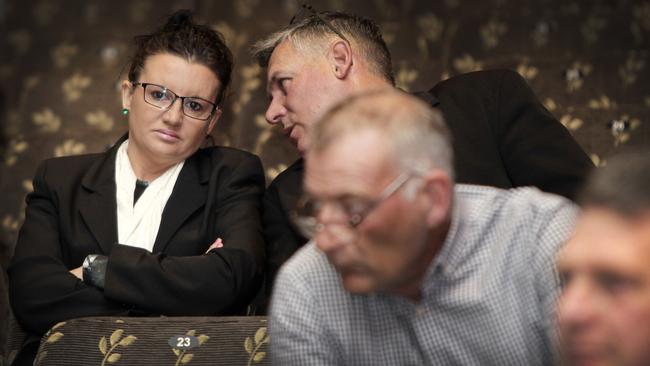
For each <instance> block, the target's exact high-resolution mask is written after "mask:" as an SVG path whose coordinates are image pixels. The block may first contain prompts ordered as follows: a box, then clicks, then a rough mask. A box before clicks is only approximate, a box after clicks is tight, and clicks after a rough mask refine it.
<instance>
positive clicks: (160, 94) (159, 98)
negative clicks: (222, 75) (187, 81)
mask: <svg viewBox="0 0 650 366" xmlns="http://www.w3.org/2000/svg"><path fill="white" fill-rule="evenodd" d="M131 84H133V86H141V87H142V89H143V90H144V101H145V102H146V103H147V104H150V105H152V106H154V107H156V108H160V109H164V110H167V109H169V108H171V106H172V105H174V102H176V99H180V100H181V105H182V106H183V108H181V109H182V111H183V114H184V115H186V116H188V117H190V118H194V119H198V120H202V121H207V120H208V119H210V117H212V114H213V113H214V111H216V110H217V109H218V108H219V106H217V105H216V104H214V103H212V102H210V101H207V100H205V99H203V98H199V97H181V96H180V95H178V94H176V93H174V92H173V91H171V90H169V89H167V88H166V87H164V86H162V85H157V84H151V83H139V82H135V81H133V82H131Z"/></svg>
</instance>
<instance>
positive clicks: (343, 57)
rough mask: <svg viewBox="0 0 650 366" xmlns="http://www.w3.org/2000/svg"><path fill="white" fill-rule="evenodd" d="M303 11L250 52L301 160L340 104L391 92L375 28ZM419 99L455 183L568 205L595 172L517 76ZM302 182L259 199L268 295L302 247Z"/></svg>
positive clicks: (286, 179)
mask: <svg viewBox="0 0 650 366" xmlns="http://www.w3.org/2000/svg"><path fill="white" fill-rule="evenodd" d="M303 10H306V12H305V11H303V13H305V14H306V15H307V16H306V17H305V18H304V19H302V20H300V19H298V20H297V21H296V22H294V21H292V24H291V25H289V26H288V27H287V28H285V29H283V30H280V31H279V32H277V33H275V34H273V35H271V36H269V37H268V38H266V39H264V40H261V41H259V42H257V43H256V44H255V46H254V47H253V54H254V55H255V57H256V58H257V60H258V62H259V63H260V65H261V66H263V67H266V68H267V82H268V85H267V93H268V95H269V99H270V104H269V107H268V109H267V111H266V119H267V121H268V122H269V123H271V124H274V125H276V124H277V125H281V126H282V128H283V132H284V133H285V134H286V135H287V136H288V137H289V138H290V139H291V140H292V141H293V143H294V144H295V145H296V147H297V149H298V150H299V151H300V153H301V154H302V153H304V152H305V150H306V149H307V148H308V146H309V129H310V126H311V125H312V124H313V123H314V122H315V121H317V120H318V119H319V118H320V117H322V116H323V114H324V113H325V112H326V111H327V110H328V109H329V108H330V107H331V106H332V105H334V104H335V103H336V102H338V101H341V100H343V99H345V98H347V97H349V96H351V95H354V94H358V93H364V92H368V91H372V90H377V89H383V88H393V87H394V80H393V76H392V66H391V58H390V53H389V51H388V49H387V47H386V44H385V43H384V40H383V38H382V35H381V31H380V30H379V28H378V27H377V26H376V24H374V23H373V22H372V21H371V20H369V19H365V18H362V17H358V16H353V15H349V14H345V13H315V12H314V11H313V10H312V9H311V8H309V7H307V8H304V9H303ZM294 20H296V19H295V18H294ZM417 95H418V96H420V97H421V98H423V99H424V100H426V101H427V102H428V103H429V104H431V106H432V107H436V108H439V109H440V110H441V111H442V113H443V115H444V118H445V119H446V122H447V123H448V125H449V128H450V130H451V132H452V135H453V140H454V146H453V147H454V156H455V158H454V168H455V171H456V174H457V176H456V177H455V178H456V181H457V182H458V183H470V184H480V185H490V186H495V187H500V188H511V187H516V186H530V185H532V186H536V187H538V188H540V189H541V190H543V191H547V192H552V193H556V194H560V195H563V196H565V197H569V198H573V196H574V194H575V192H576V190H577V189H578V187H579V186H580V185H581V183H582V181H583V179H584V177H585V175H586V174H587V173H588V171H589V170H590V169H591V168H592V163H591V161H590V160H589V158H588V157H587V155H586V154H585V153H584V152H583V150H582V149H581V148H580V147H579V146H578V144H577V143H576V142H575V140H574V139H573V138H572V137H571V135H570V134H569V132H568V131H567V130H566V129H565V128H564V126H562V125H561V124H560V123H559V122H558V121H557V120H556V119H555V118H554V117H553V116H552V115H551V114H550V113H549V112H548V111H547V110H546V109H545V108H544V107H543V105H542V104H541V103H540V102H539V101H538V100H537V98H536V97H535V95H534V93H533V92H532V91H531V89H530V88H529V87H528V85H527V84H526V82H525V81H524V80H523V78H521V77H520V76H519V75H518V74H517V73H515V72H513V71H508V70H494V71H482V72H475V73H470V74H464V75H460V76H457V77H453V78H451V79H448V80H446V81H443V82H441V83H439V84H437V85H436V86H434V87H433V88H432V89H431V90H429V91H428V92H423V93H418V94H417ZM378 118H379V116H378ZM350 123H354V121H350ZM368 154H372V152H371V151H369V152H368ZM332 174H336V172H332ZM302 177H303V161H302V159H299V160H298V161H297V162H295V163H294V164H293V165H291V166H290V167H289V168H288V169H287V170H285V171H284V172H282V173H281V174H280V175H279V176H278V177H277V178H276V179H275V180H274V181H273V182H272V183H271V184H270V185H269V187H268V188H267V191H266V193H265V196H264V216H263V219H264V225H265V235H266V240H267V259H268V261H267V266H268V267H267V287H268V289H269V291H270V287H271V284H272V282H273V278H274V277H275V273H276V272H277V270H278V268H279V267H280V265H281V264H282V263H283V262H284V261H285V260H286V259H287V258H288V257H289V256H291V254H292V253H293V252H294V251H295V250H296V249H297V248H299V247H300V246H302V245H303V244H304V243H305V242H306V240H305V239H304V237H302V236H301V235H300V233H299V232H298V231H297V230H296V229H295V227H293V226H292V223H291V220H290V219H289V212H291V211H292V210H293V209H294V206H295V204H296V202H297V200H298V199H299V197H300V195H301V194H302Z"/></svg>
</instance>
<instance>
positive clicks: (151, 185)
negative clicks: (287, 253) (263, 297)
mask: <svg viewBox="0 0 650 366" xmlns="http://www.w3.org/2000/svg"><path fill="white" fill-rule="evenodd" d="M136 46H137V49H136V52H135V56H134V58H133V60H132V63H131V67H130V71H129V80H127V81H124V82H123V83H122V104H123V108H124V109H123V114H124V115H125V116H128V123H129V129H128V134H127V135H125V136H124V137H122V139H120V141H118V142H117V143H116V144H115V146H113V147H112V148H111V149H110V150H109V151H107V152H105V153H100V154H91V155H82V156H73V157H65V158H56V159H50V160H46V161H45V162H44V163H42V164H41V166H40V167H39V168H38V171H37V173H36V176H35V178H34V191H33V192H32V193H31V194H29V196H28V198H27V210H26V217H25V222H24V224H23V226H22V228H21V230H20V233H19V237H18V242H17V245H16V252H15V256H14V258H13V260H12V263H11V266H10V269H9V277H10V299H11V304H12V307H13V310H14V313H15V315H16V317H17V319H18V321H19V322H20V323H21V324H22V325H23V327H24V328H25V329H26V330H27V331H29V332H31V333H33V334H34V335H36V336H38V335H40V334H43V333H44V332H45V331H46V330H47V329H48V328H49V327H51V326H52V325H53V324H55V323H57V322H59V321H62V320H66V319H69V318H74V317H81V316H99V315H117V314H120V315H133V314H147V315H149V314H154V315H155V314H164V315H226V314H240V313H242V312H243V311H244V310H245V308H246V305H247V304H248V302H249V301H250V300H251V298H252V297H253V296H254V294H255V293H256V292H257V289H258V287H259V283H260V273H261V264H262V263H263V250H264V249H263V248H264V245H263V239H262V236H261V226H260V219H259V199H260V195H261V193H262V191H263V188H264V176H263V172H262V167H261V164H260V161H259V159H258V158H257V157H255V156H253V155H251V154H248V153H245V152H242V151H238V150H235V149H231V148H224V147H212V148H206V149H199V147H200V146H201V145H202V143H203V142H204V141H205V140H206V137H208V136H209V134H210V132H211V131H212V129H213V128H214V126H215V124H216V122H217V120H218V119H219V117H220V116H221V103H222V101H223V97H224V93H225V90H226V88H227V86H228V83H229V82H230V73H231V69H232V55H231V53H230V51H229V50H228V48H227V47H226V45H225V44H224V41H223V39H222V37H221V35H220V34H218V33H217V32H215V31H213V30H211V29H210V28H208V27H205V26H200V25H196V24H194V23H193V22H192V20H191V16H190V15H189V13H187V12H178V13H175V14H174V15H172V17H171V18H170V19H169V21H168V22H167V24H166V25H165V26H164V27H163V28H161V29H160V30H158V31H157V32H155V33H153V34H151V35H146V36H141V37H137V38H136ZM118 243H119V244H118ZM37 346H38V343H37V342H36V344H35V345H32V348H33V349H31V351H32V352H35V350H36V347H37Z"/></svg>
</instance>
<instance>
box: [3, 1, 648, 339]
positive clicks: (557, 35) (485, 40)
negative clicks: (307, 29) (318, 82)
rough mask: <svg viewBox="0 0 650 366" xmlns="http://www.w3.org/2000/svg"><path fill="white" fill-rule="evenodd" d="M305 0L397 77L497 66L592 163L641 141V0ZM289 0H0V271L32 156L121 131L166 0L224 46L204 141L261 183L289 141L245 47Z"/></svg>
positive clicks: (288, 9)
mask: <svg viewBox="0 0 650 366" xmlns="http://www.w3.org/2000/svg"><path fill="white" fill-rule="evenodd" d="M310 3H311V4H312V5H313V6H314V7H315V8H316V9H318V10H333V9H339V10H344V11H350V12H354V13H358V14H362V15H366V16H369V17H371V18H373V19H374V20H376V21H377V23H378V24H379V25H380V26H381V27H382V29H383V31H384V36H385V39H386V40H387V42H388V45H389V49H390V50H391V52H392V54H393V61H394V70H395V75H396V80H397V83H398V85H399V86H400V87H402V88H404V89H407V90H410V91H417V90H424V89H429V88H430V87H431V86H433V85H434V84H435V83H436V82H438V81H439V80H441V79H444V78H447V77H449V76H451V75H455V74H458V73H463V72H468V71H473V70H479V69H490V68H510V69H514V70H517V71H518V72H519V73H520V74H521V75H523V76H524V77H525V78H526V79H527V80H528V82H529V83H530V84H531V86H532V88H533V89H534V90H535V91H536V92H537V94H538V96H539V98H540V100H541V101H542V102H543V103H544V104H545V105H546V107H547V108H548V109H549V110H551V112H553V113H554V114H555V116H556V117H557V118H558V119H559V120H560V121H561V122H562V123H563V124H564V125H565V126H566V127H567V128H569V129H570V130H571V132H572V133H573V135H574V136H575V137H576V139H577V140H578V142H579V143H580V144H581V146H582V147H583V148H584V149H585V150H586V151H587V153H588V154H590V155H591V157H592V159H593V160H594V162H595V163H596V164H597V165H602V164H605V163H606V161H607V158H608V157H609V156H611V155H613V154H615V153H617V152H619V151H620V150H622V149H625V148H628V147H644V146H649V143H650V121H649V120H648V117H649V116H650V86H649V85H650V72H649V70H648V68H649V66H650V65H648V49H650V47H649V45H650V0H618V1H604V0H487V1H483V2H477V1H473V0H472V1H470V0H438V1H433V2H432V1H424V0H409V1H389V0H368V1H352V0H314V1H311V2H310ZM298 6H299V2H298V1H296V0H274V1H261V0H239V1H233V2H217V1H211V0H174V1H165V0H161V1H153V0H114V1H101V0H70V1H57V0H31V1H17V0H5V1H1V0H0V30H2V33H1V34H2V36H0V133H1V136H0V137H1V139H0V147H1V148H0V153H1V155H0V159H1V160H0V189H1V191H2V192H3V194H2V197H1V198H0V265H2V267H3V268H5V269H6V266H7V264H8V261H9V258H10V255H11V253H12V252H13V246H14V242H15V238H16V235H17V231H18V229H19V228H20V225H21V222H22V220H23V215H24V197H25V194H26V193H28V192H29V191H30V190H31V179H32V177H33V174H34V171H35V169H36V166H37V164H38V163H39V162H40V161H41V160H42V159H44V158H47V157H52V156H63V155H69V154H79V153H86V152H96V151H102V150H104V149H105V148H106V147H107V146H108V145H109V144H111V143H112V142H113V141H115V140H117V138H118V137H119V136H120V135H121V134H122V133H124V131H125V130H126V121H125V118H124V117H123V116H122V115H121V114H120V109H121V99H120V94H119V88H118V86H119V81H120V80H121V79H122V78H123V77H125V75H124V73H125V70H124V69H125V65H126V64H127V61H128V58H129V56H130V54H131V51H132V50H131V48H130V47H131V40H132V37H133V36H134V35H136V34H142V33H146V32H148V31H150V30H151V29H152V27H154V26H157V25H159V24H161V23H162V22H163V20H164V19H165V18H166V16H167V15H168V14H169V13H171V12H172V11H173V10H175V9H178V8H188V9H191V10H193V11H194V12H195V14H196V15H195V17H196V19H197V20H198V21H201V22H205V23H207V24H209V25H211V26H213V27H214V28H215V29H218V30H219V31H221V32H222V33H223V34H224V35H225V37H226V40H227V43H228V45H229V46H230V47H231V49H232V50H233V53H234V55H235V62H236V68H235V72H234V78H233V84H232V87H231V89H230V92H229V98H228V100H227V103H226V106H225V113H224V115H223V117H222V119H221V120H220V121H219V123H218V125H217V128H216V129H215V130H216V132H214V137H215V141H216V143H217V144H221V145H229V146H235V147H239V148H242V149H245V150H248V151H251V152H254V153H256V154H258V155H260V156H261V158H262V161H263V163H264V166H265V169H266V174H267V182H270V180H271V179H272V178H273V177H274V176H275V175H276V174H277V173H278V172H280V171H282V170H283V169H284V168H285V167H286V166H287V165H288V164H290V163H291V162H292V161H293V160H295V158H296V153H295V151H294V150H293V148H292V147H291V146H290V144H289V143H288V141H286V139H285V138H284V137H283V136H282V135H281V131H280V130H279V129H274V128H271V127H270V126H269V125H268V124H266V122H265V121H264V110H265V107H266V101H267V98H266V96H265V74H264V71H263V70H261V69H260V68H259V67H258V66H257V65H256V64H255V62H254V60H253V59H252V58H251V56H250V55H249V54H248V47H249V46H250V44H251V43H252V42H254V41H255V40H257V39H259V38H261V37H263V36H264V35H267V34H269V33H270V32H272V31H275V30H277V29H278V28H279V27H281V26H283V25H285V24H287V23H288V21H289V20H290V19H291V17H292V15H293V14H295V13H296V11H297V10H298ZM62 174H64V172H62ZM0 311H3V309H0ZM0 333H2V332H0Z"/></svg>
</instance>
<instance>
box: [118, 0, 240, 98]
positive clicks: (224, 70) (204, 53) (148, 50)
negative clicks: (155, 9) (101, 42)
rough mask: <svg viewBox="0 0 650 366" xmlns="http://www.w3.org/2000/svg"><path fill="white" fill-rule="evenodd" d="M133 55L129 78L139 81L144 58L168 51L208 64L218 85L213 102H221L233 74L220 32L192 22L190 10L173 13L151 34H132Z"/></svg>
mask: <svg viewBox="0 0 650 366" xmlns="http://www.w3.org/2000/svg"><path fill="white" fill-rule="evenodd" d="M134 40H135V48H136V50H135V54H134V55H133V59H132V60H131V66H130V68H129V80H130V81H139V80H138V78H139V77H140V73H141V72H142V68H143V67H144V63H145V61H146V60H147V57H149V56H153V55H157V54H161V53H170V54H173V55H177V56H180V57H183V58H185V59H186V60H188V61H192V62H197V63H200V64H202V65H205V66H207V67H208V68H209V69H210V70H212V72H214V73H215V75H216V76H217V78H218V79H219V82H220V83H221V88H220V90H219V93H218V94H217V100H216V104H221V102H222V101H223V98H224V94H225V92H226V89H227V88H228V85H229V84H230V74H231V73H232V65H233V62H232V53H231V52H230V49H228V46H226V42H225V41H224V39H223V36H222V35H221V33H219V32H217V31H215V30H213V29H211V28H210V27H207V26H205V25H199V24H195V23H194V22H193V21H192V13H191V12H190V11H189V10H179V11H177V12H175V13H174V14H172V15H171V16H170V17H169V19H168V20H167V24H165V25H164V26H163V27H162V28H160V29H158V30H156V31H155V32H153V33H151V34H146V35H141V36H136V37H135V39H134Z"/></svg>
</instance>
